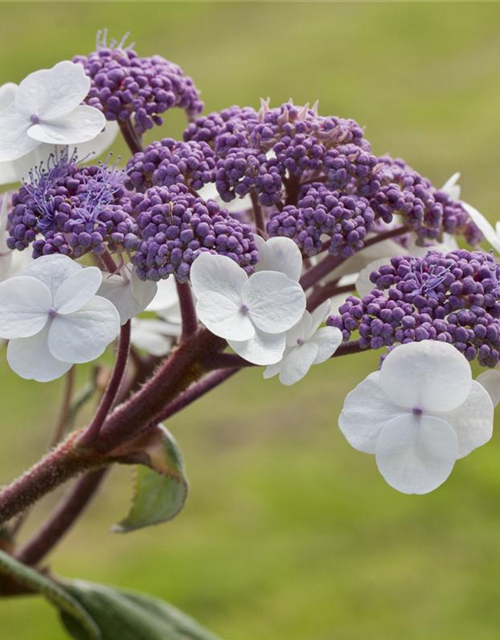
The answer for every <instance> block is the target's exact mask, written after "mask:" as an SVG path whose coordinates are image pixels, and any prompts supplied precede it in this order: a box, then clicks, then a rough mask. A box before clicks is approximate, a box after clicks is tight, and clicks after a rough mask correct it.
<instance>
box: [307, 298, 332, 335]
mask: <svg viewBox="0 0 500 640" xmlns="http://www.w3.org/2000/svg"><path fill="white" fill-rule="evenodd" d="M331 307H332V303H331V301H330V300H325V301H324V302H323V303H322V304H320V305H319V307H317V308H316V309H314V311H313V312H312V313H311V320H312V323H311V329H310V331H309V335H308V336H307V338H310V337H312V336H313V335H314V334H315V333H316V331H317V330H318V328H319V327H320V326H321V325H322V324H323V322H324V321H325V320H326V319H327V318H328V316H329V315H330V313H331Z"/></svg>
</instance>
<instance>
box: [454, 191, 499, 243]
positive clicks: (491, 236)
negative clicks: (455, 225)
mask: <svg viewBox="0 0 500 640" xmlns="http://www.w3.org/2000/svg"><path fill="white" fill-rule="evenodd" d="M461 204H462V206H463V208H464V209H465V210H466V211H467V213H468V214H469V217H470V219H471V220H472V222H473V223H474V224H475V225H476V227H477V228H478V229H479V231H480V232H481V233H482V234H483V236H484V237H485V239H486V241H487V242H489V244H490V245H491V246H492V247H493V249H495V251H496V252H497V253H500V237H499V236H498V234H497V232H496V231H495V229H494V228H493V227H492V226H491V224H490V223H489V222H488V220H487V219H486V218H485V217H484V216H483V214H482V213H480V212H479V211H478V210H477V209H474V207H472V206H471V205H470V204H467V202H462V203H461Z"/></svg>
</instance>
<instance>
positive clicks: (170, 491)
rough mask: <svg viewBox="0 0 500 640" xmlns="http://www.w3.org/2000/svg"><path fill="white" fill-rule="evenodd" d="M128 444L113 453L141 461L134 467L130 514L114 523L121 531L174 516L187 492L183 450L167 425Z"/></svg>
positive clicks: (114, 529) (160, 521) (141, 526)
mask: <svg viewBox="0 0 500 640" xmlns="http://www.w3.org/2000/svg"><path fill="white" fill-rule="evenodd" d="M126 446H127V448H126V449H121V450H119V451H116V452H114V455H115V456H116V455H117V454H118V458H119V457H122V458H124V459H125V460H127V459H128V460H129V461H130V460H132V461H140V462H141V465H140V466H138V467H137V468H136V471H135V478H134V495H133V498H132V506H131V508H130V511H129V514H128V515H127V517H126V518H125V519H124V520H122V521H121V522H120V523H119V524H117V525H115V526H114V527H113V531H115V532H118V533H126V532H129V531H134V530H135V529H141V528H143V527H149V526H151V525H154V524H160V523H162V522H167V521H168V520H171V519H172V518H174V517H175V516H176V515H177V514H178V513H179V512H180V511H181V509H182V507H183V506H184V503H185V502H186V498H187V494H188V482H187V478H186V474H185V471H184V462H183V459H182V454H181V452H180V449H179V447H178V445H177V443H176V441H175V440H174V437H173V436H172V435H171V434H170V433H169V431H168V430H167V429H165V427H163V426H162V425H159V426H158V427H156V429H155V430H154V432H152V433H148V435H147V436H142V437H140V438H138V439H136V440H135V441H134V442H133V443H129V444H127V445H126Z"/></svg>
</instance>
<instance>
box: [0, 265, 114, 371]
mask: <svg viewBox="0 0 500 640" xmlns="http://www.w3.org/2000/svg"><path fill="white" fill-rule="evenodd" d="M101 282H102V273H101V271H100V270H99V269H97V267H87V268H83V267H82V266H81V265H79V264H77V263H76V262H74V261H73V260H71V258H68V257H67V256H63V255H51V256H43V257H41V258H38V259H37V260H35V261H33V263H32V264H31V265H30V266H29V267H28V268H27V269H25V270H24V272H23V275H22V276H19V277H15V278H10V279H9V280H6V281H5V282H2V283H1V284H0V338H5V339H7V340H9V346H8V348H7V360H8V362H9V364H10V366H11V367H12V369H13V370H14V371H15V372H16V373H17V374H18V375H20V376H21V377H22V378H26V379H28V380H37V381H38V382H48V381H50V380H55V379H56V378H59V377H60V376H62V375H63V374H64V373H66V371H68V370H69V369H70V368H71V367H72V365H73V364H75V363H81V362H90V361H91V360H95V359H96V358H98V357H99V356H100V355H101V354H102V353H103V352H104V350H105V349H106V347H107V345H108V344H109V343H110V342H112V341H113V340H114V339H115V338H116V336H117V334H118V331H119V328H120V317H119V314H118V311H117V310H116V309H115V307H114V306H113V304H112V303H111V302H109V300H106V299H104V298H101V297H99V296H97V295H96V293H97V291H98V289H99V287H100V286H101Z"/></svg>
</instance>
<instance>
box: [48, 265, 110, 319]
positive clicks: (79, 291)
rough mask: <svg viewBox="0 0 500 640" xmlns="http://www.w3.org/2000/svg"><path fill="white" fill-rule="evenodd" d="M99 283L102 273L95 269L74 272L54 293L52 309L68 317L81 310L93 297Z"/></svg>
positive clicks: (88, 268)
mask: <svg viewBox="0 0 500 640" xmlns="http://www.w3.org/2000/svg"><path fill="white" fill-rule="evenodd" d="M101 282H102V273H101V271H100V270H99V269H98V268H97V267H86V268H85V269H80V270H79V271H75V273H73V274H72V275H71V276H70V277H69V278H67V279H66V280H64V282H63V283H62V284H61V286H60V287H59V288H58V289H57V291H56V295H55V298H54V307H55V309H56V311H57V313H58V314H60V315H68V314H69V313H74V312H75V311H78V309H81V308H82V307H83V305H84V304H87V302H89V300H91V299H92V298H93V297H94V296H95V294H96V293H97V290H98V289H99V287H100V286H101Z"/></svg>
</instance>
